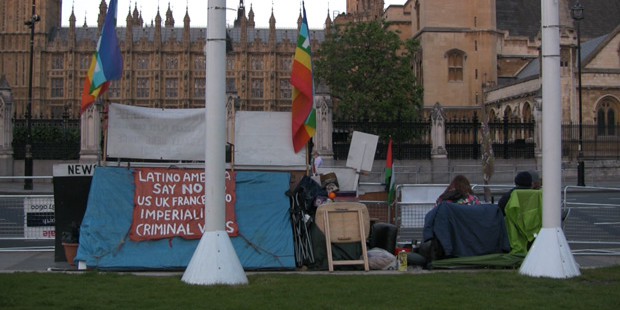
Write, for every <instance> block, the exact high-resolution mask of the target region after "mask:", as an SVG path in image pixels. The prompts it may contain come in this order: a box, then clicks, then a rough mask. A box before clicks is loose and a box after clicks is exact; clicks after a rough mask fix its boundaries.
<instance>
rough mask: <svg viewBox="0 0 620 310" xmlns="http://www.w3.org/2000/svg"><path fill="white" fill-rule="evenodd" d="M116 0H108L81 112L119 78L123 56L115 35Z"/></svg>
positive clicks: (83, 94)
mask: <svg viewBox="0 0 620 310" xmlns="http://www.w3.org/2000/svg"><path fill="white" fill-rule="evenodd" d="M117 2H118V1H117V0H110V7H108V13H107V14H106V16H105V23H104V24H103V29H102V30H101V37H99V42H98V43H97V51H96V52H95V54H93V60H92V61H91V64H90V68H89V69H88V75H87V76H86V80H85V81H84V91H83V93H82V113H84V111H86V109H88V108H89V107H90V106H91V105H92V104H93V102H95V100H96V99H97V97H99V96H100V95H102V94H103V93H104V92H105V91H106V90H108V88H109V86H110V81H112V80H120V79H121V77H122V73H123V58H122V56H121V49H120V47H119V44H118V38H117V37H116V12H117V7H118V6H117Z"/></svg>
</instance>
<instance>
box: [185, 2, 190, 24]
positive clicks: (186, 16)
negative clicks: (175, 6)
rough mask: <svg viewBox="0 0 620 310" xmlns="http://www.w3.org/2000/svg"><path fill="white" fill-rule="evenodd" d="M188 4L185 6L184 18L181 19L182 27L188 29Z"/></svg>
mask: <svg viewBox="0 0 620 310" xmlns="http://www.w3.org/2000/svg"><path fill="white" fill-rule="evenodd" d="M189 22H190V19H189V3H188V4H186V5H185V17H184V18H183V25H184V26H185V27H187V28H189Z"/></svg>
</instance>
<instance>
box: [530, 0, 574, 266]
mask: <svg viewBox="0 0 620 310" xmlns="http://www.w3.org/2000/svg"><path fill="white" fill-rule="evenodd" d="M541 16H542V21H541V24H542V62H541V63H542V100H543V102H542V103H543V123H542V125H543V137H542V159H543V166H542V168H543V176H544V178H545V186H544V187H543V225H542V229H541V230H540V233H539V234H538V236H537V237H536V240H535V241H534V244H533V245H532V247H531V248H530V250H529V252H528V254H527V257H526V258H525V260H524V261H523V264H521V268H520V269H519V273H521V274H524V275H528V276H533V277H548V278H571V277H575V276H579V275H580V272H579V267H578V265H577V262H576V261H575V258H574V257H573V254H572V253H571V251H570V247H569V246H568V242H567V241H566V237H565V236H564V231H563V230H562V227H561V208H560V206H561V196H560V195H561V191H562V178H561V176H562V166H561V163H562V153H561V150H562V143H561V141H562V140H561V139H562V123H561V120H562V85H561V80H560V78H561V77H560V26H559V24H560V14H559V0H542V1H541Z"/></svg>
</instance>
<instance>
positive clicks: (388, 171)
mask: <svg viewBox="0 0 620 310" xmlns="http://www.w3.org/2000/svg"><path fill="white" fill-rule="evenodd" d="M393 168H394V162H393V158H392V137H390V143H388V149H387V157H386V159H385V190H386V191H387V192H388V205H391V204H392V202H393V201H394V194H395V190H396V188H395V185H396V184H395V178H394V177H393V176H392V173H393V170H392V169H393Z"/></svg>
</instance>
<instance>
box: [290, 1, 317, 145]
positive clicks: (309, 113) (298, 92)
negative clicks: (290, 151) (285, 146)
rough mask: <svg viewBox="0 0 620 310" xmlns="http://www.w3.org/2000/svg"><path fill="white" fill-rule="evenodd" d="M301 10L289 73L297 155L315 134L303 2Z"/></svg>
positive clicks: (308, 36) (312, 89)
mask: <svg viewBox="0 0 620 310" xmlns="http://www.w3.org/2000/svg"><path fill="white" fill-rule="evenodd" d="M302 8H303V21H302V23H301V28H300V29H299V37H298V38H297V48H296V49H295V59H294V60H293V69H292V72H291V85H293V108H292V118H293V120H292V125H293V126H292V129H293V148H294V150H295V153H299V151H300V150H301V149H302V148H303V147H304V146H305V145H306V144H307V143H308V141H310V139H311V138H312V137H313V136H314V133H315V132H316V111H315V110H314V99H313V98H314V83H313V81H312V52H311V51H310V32H309V30H308V20H307V18H306V7H305V5H304V3H303V2H302Z"/></svg>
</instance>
